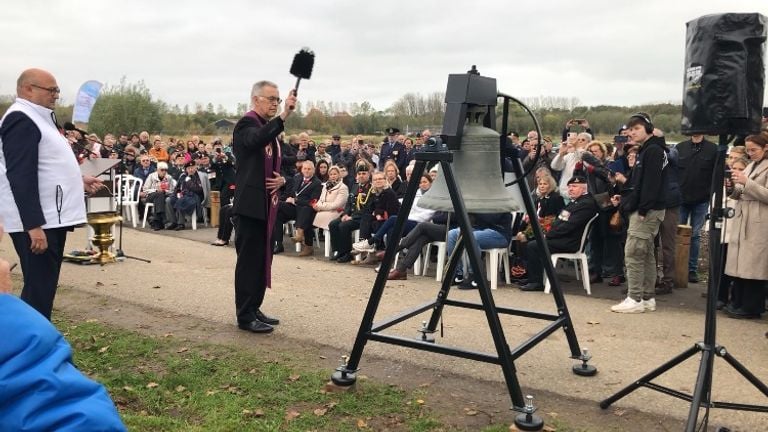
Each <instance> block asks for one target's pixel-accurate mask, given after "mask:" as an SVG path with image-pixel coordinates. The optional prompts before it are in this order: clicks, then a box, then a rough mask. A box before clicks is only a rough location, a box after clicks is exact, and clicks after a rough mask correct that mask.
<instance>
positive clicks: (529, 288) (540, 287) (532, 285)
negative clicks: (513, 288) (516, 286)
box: [520, 283, 544, 291]
mask: <svg viewBox="0 0 768 432" xmlns="http://www.w3.org/2000/svg"><path fill="white" fill-rule="evenodd" d="M520 291H544V285H542V284H537V283H528V284H526V285H523V286H521V287H520Z"/></svg>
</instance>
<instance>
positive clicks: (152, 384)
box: [55, 315, 573, 432]
mask: <svg viewBox="0 0 768 432" xmlns="http://www.w3.org/2000/svg"><path fill="white" fill-rule="evenodd" d="M59 317H60V318H59V319H57V320H56V322H55V324H56V326H57V328H59V329H60V330H61V332H62V333H64V335H65V337H66V339H67V340H68V341H69V343H70V344H71V345H72V348H73V351H74V361H75V364H76V365H77V367H78V368H79V369H80V370H81V371H83V372H84V373H86V374H87V375H88V376H90V377H91V378H93V379H96V380H98V381H99V382H101V383H102V384H104V385H105V386H106V387H107V389H108V390H109V393H110V395H111V396H112V399H113V400H114V402H115V404H116V405H117V407H118V410H119V411H120V415H121V416H122V419H123V421H124V422H125V425H126V426H127V427H128V429H129V430H131V431H152V432H156V431H243V430H247V431H270V432H271V431H360V430H390V431H415V432H426V431H446V430H457V429H459V428H457V427H455V426H451V425H446V424H444V423H443V422H441V421H440V420H439V419H438V418H435V416H436V415H437V413H436V412H434V411H433V410H432V409H431V408H430V407H429V406H428V404H425V403H424V401H423V400H422V399H427V398H428V397H429V395H428V394H426V392H425V390H423V389H418V390H414V391H410V392H409V391H404V390H402V389H400V388H398V387H394V386H388V385H383V384H380V383H376V382H374V381H370V380H367V379H363V377H359V378H358V382H357V384H356V388H355V389H354V390H353V391H349V392H328V391H326V389H325V385H326V383H327V381H328V376H329V371H328V370H309V371H308V370H306V368H302V367H301V366H299V365H298V364H299V362H300V360H297V359H295V358H291V357H290V356H289V355H287V354H281V353H274V352H272V353H269V352H259V351H257V350H244V349H237V348H235V347H232V346H224V345H214V344H202V343H190V342H188V341H184V340H179V339H177V338H176V337H174V336H173V335H166V336H162V337H160V336H146V335H141V334H138V333H134V332H129V331H126V330H121V329H117V328H113V327H109V326H105V325H102V324H99V323H96V322H93V321H91V320H89V321H86V322H72V321H70V320H68V319H67V318H61V315H59ZM278 357H281V358H279V359H276V358H278ZM499 420H502V419H501V418H500V419H499ZM553 423H554V424H552V425H550V426H551V427H552V429H551V430H556V431H561V432H567V431H573V429H570V428H569V427H568V426H567V425H565V424H563V423H562V422H560V421H555V422H553ZM508 428H509V424H493V425H490V426H487V427H485V428H483V429H482V430H483V431H485V432H500V431H507V430H509V429H508Z"/></svg>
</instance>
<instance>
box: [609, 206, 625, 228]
mask: <svg viewBox="0 0 768 432" xmlns="http://www.w3.org/2000/svg"><path fill="white" fill-rule="evenodd" d="M608 227H609V228H610V229H611V231H613V232H619V231H621V229H622V228H623V227H624V220H623V219H622V218H621V212H620V211H618V210H617V211H615V212H613V214H612V215H611V218H610V219H609V220H608Z"/></svg>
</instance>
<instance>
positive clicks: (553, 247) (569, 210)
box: [520, 175, 598, 291]
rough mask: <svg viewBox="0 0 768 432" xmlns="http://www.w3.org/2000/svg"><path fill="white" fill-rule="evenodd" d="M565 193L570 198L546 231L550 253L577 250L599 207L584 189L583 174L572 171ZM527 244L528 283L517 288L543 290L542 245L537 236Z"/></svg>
mask: <svg viewBox="0 0 768 432" xmlns="http://www.w3.org/2000/svg"><path fill="white" fill-rule="evenodd" d="M568 196H569V197H570V198H571V202H570V203H569V204H568V205H567V206H566V207H565V208H564V209H563V211H561V212H560V214H559V215H558V216H557V218H555V220H554V222H552V228H550V230H549V232H548V233H546V240H547V246H549V251H550V252H551V253H559V252H576V251H578V250H579V246H581V237H582V235H583V233H584V228H585V227H586V226H587V222H589V220H590V219H592V218H593V217H594V216H595V215H596V214H597V211H598V207H597V203H596V202H595V199H594V198H592V195H590V194H589V192H587V179H586V178H585V177H583V176H581V175H575V176H573V177H572V178H571V179H570V180H568ZM526 247H527V248H528V249H527V251H526V252H527V254H526V255H527V256H528V266H527V270H528V283H527V284H526V285H523V286H522V287H520V289H521V290H523V291H544V264H543V263H542V261H541V248H540V247H539V245H538V243H537V241H536V240H533V241H529V242H528V244H527V246H526ZM546 258H547V259H548V258H549V257H546Z"/></svg>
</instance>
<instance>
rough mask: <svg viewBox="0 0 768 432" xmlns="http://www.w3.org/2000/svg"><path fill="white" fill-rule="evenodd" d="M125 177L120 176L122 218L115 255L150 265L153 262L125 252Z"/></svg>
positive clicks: (119, 206)
mask: <svg viewBox="0 0 768 432" xmlns="http://www.w3.org/2000/svg"><path fill="white" fill-rule="evenodd" d="M124 175H125V174H120V184H119V186H118V187H119V188H120V191H119V196H120V199H119V200H118V211H117V213H118V214H119V215H120V216H121V217H120V227H119V228H118V231H119V236H120V240H118V242H117V250H115V255H116V256H117V257H118V258H130V259H132V260H136V261H142V262H145V263H147V264H150V263H151V262H152V260H148V259H146V258H141V257H137V256H132V255H126V254H125V253H124V252H123V218H122V216H123V200H124V199H125V197H124V196H123V193H124V192H123V190H122V188H123V178H122V177H123V176H124ZM126 192H128V193H130V194H133V191H132V190H131V191H126Z"/></svg>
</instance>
